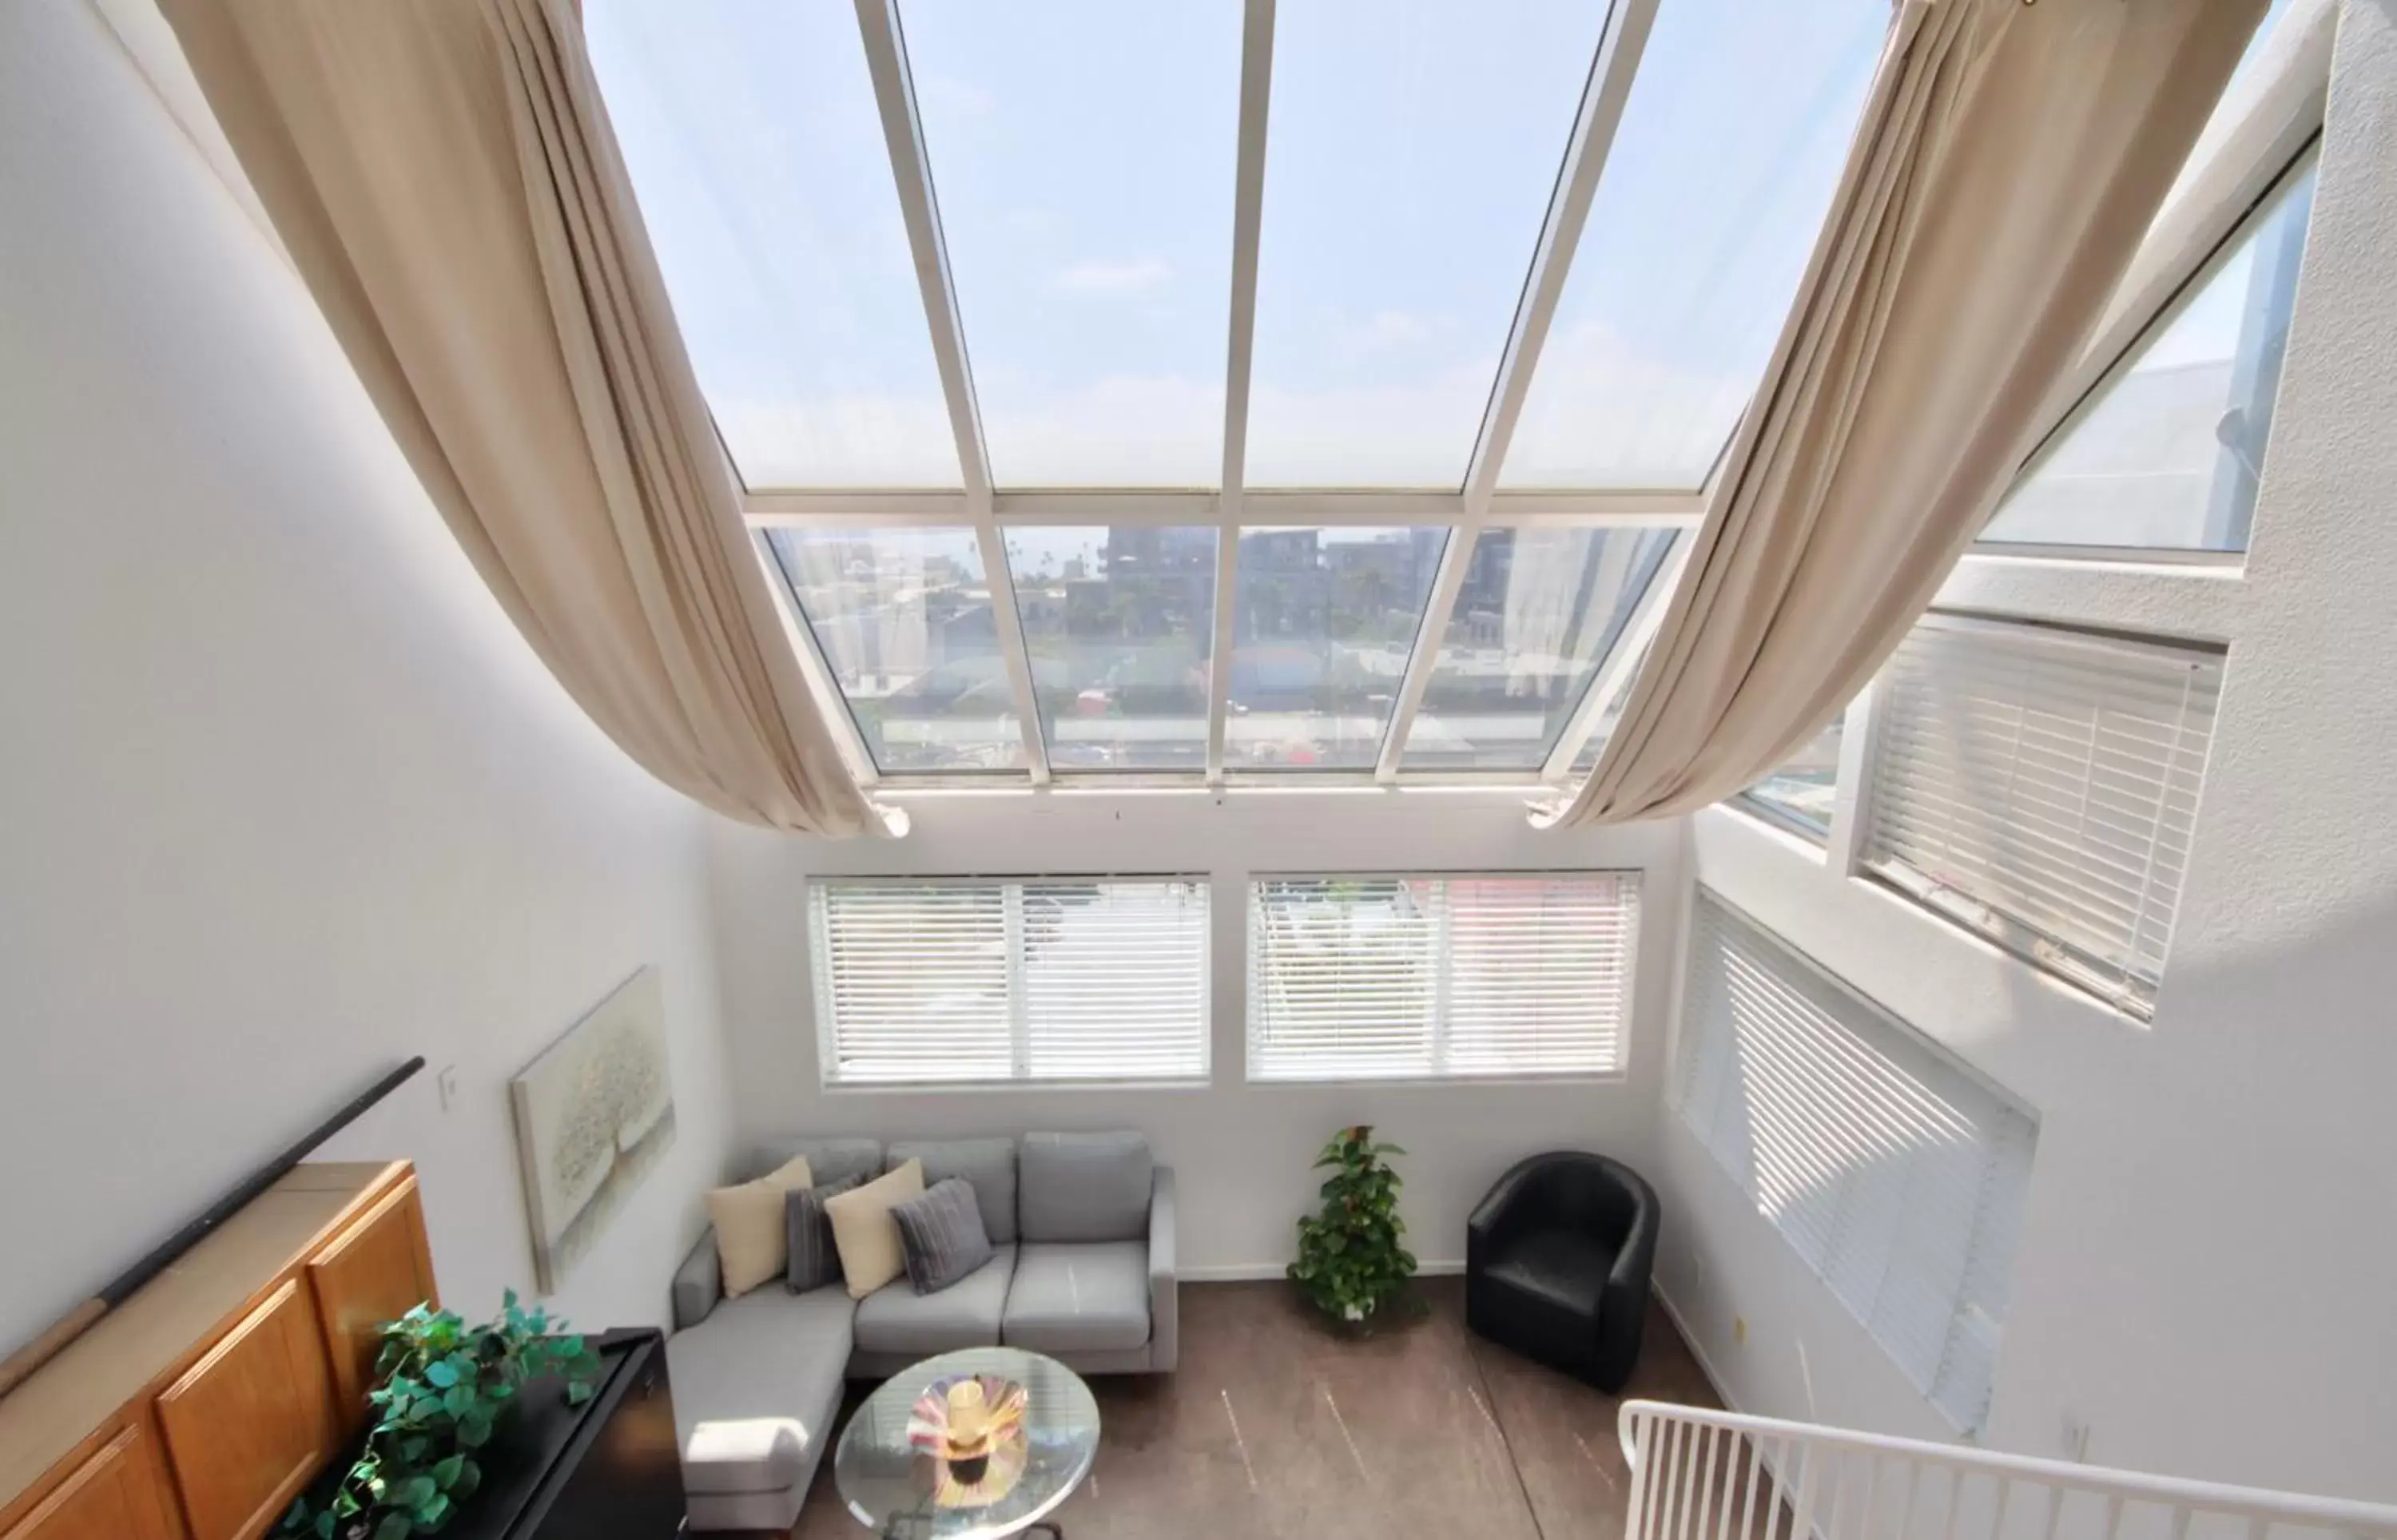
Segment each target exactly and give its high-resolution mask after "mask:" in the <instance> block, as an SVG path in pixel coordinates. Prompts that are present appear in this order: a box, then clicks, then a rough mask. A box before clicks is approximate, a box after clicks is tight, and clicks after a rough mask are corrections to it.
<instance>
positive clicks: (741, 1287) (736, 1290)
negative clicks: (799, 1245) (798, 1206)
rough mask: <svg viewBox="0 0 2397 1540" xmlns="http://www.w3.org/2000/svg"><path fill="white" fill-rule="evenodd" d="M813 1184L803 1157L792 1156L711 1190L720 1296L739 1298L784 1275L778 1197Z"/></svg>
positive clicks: (785, 1249)
mask: <svg viewBox="0 0 2397 1540" xmlns="http://www.w3.org/2000/svg"><path fill="white" fill-rule="evenodd" d="M813 1186H815V1174H814V1173H813V1172H810V1170H809V1169H808V1158H807V1157H806V1156H804V1155H800V1156H797V1157H795V1158H793V1159H792V1160H790V1161H787V1162H784V1163H783V1164H782V1165H780V1166H778V1167H776V1168H775V1169H774V1170H772V1171H770V1172H768V1173H767V1174H766V1175H763V1176H760V1177H758V1178H757V1180H756V1181H754V1182H743V1183H742V1184H740V1185H739V1186H738V1187H721V1188H715V1189H714V1190H712V1191H711V1192H709V1193H708V1195H707V1222H708V1223H709V1224H711V1225H714V1226H715V1227H716V1268H717V1270H718V1271H720V1272H722V1273H723V1275H724V1297H725V1298H727V1299H738V1298H740V1297H741V1296H742V1295H743V1294H747V1293H748V1292H749V1291H750V1290H752V1289H754V1288H756V1287H757V1285H758V1284H760V1283H764V1282H768V1281H771V1280H773V1279H777V1278H780V1277H782V1276H783V1268H784V1267H785V1266H787V1265H788V1263H789V1261H790V1251H789V1246H790V1236H789V1232H788V1231H787V1230H785V1229H784V1228H783V1194H785V1193H787V1192H789V1191H790V1190H791V1189H792V1188H803V1187H813Z"/></svg>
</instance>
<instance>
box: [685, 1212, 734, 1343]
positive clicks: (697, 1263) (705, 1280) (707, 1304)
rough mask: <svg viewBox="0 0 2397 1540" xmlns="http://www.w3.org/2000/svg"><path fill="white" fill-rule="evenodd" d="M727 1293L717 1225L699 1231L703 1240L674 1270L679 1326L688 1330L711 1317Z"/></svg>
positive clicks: (700, 1239) (700, 1240)
mask: <svg viewBox="0 0 2397 1540" xmlns="http://www.w3.org/2000/svg"><path fill="white" fill-rule="evenodd" d="M723 1297H724V1270H723V1268H722V1267H721V1266H720V1265H719V1264H718V1262H717V1261H716V1227H715V1226H713V1225H710V1226H709V1227H708V1228H705V1229H703V1230H702V1231H700V1232H699V1244H698V1245H696V1246H693V1247H691V1248H690V1255H689V1256H686V1257H684V1258H683V1259H682V1266H681V1267H679V1268H676V1269H675V1274H674V1323H675V1330H676V1331H677V1332H679V1331H684V1330H686V1329H688V1328H690V1327H692V1326H696V1325H698V1324H699V1323H700V1322H701V1321H705V1320H706V1319H707V1312H708V1311H710V1310H713V1309H714V1308H716V1301H717V1300H719V1299H721V1298H723Z"/></svg>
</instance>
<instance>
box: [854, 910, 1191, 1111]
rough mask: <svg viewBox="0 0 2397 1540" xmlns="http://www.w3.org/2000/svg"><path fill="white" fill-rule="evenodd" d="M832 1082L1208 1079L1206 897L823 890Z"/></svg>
mask: <svg viewBox="0 0 2397 1540" xmlns="http://www.w3.org/2000/svg"><path fill="white" fill-rule="evenodd" d="M809 909H810V915H809V922H810V923H809V929H810V937H811V948H812V952H813V958H814V963H815V984H816V991H815V992H816V1036H817V1041H818V1043H819V1045H820V1048H821V1052H822V1062H823V1065H824V1082H825V1083H827V1084H835V1085H842V1084H851V1085H853V1084H873V1083H884V1084H889V1083H927V1082H976V1081H1078V1080H1116V1081H1151V1080H1203V1079H1204V1078H1206V1074H1207V884H1206V883H1204V882H1203V881H1200V880H1198V879H1192V878H1141V879H1127V878H1113V877H1110V878H1091V879H1081V880H1076V879H1071V878H1042V879H1038V880H1026V881H1022V882H1012V881H1004V880H998V879H984V878H971V879H966V878H961V879H954V880H941V881H933V882H917V881H908V882H887V881H874V880H856V881H834V882H822V883H815V884H813V886H812V889H811V892H810V900H809Z"/></svg>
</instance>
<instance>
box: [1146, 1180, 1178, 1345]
mask: <svg viewBox="0 0 2397 1540" xmlns="http://www.w3.org/2000/svg"><path fill="white" fill-rule="evenodd" d="M1174 1266H1175V1263H1174V1255H1173V1168H1172V1166H1165V1165H1161V1166H1158V1168H1157V1175H1156V1176H1155V1177H1154V1178H1153V1179H1152V1181H1151V1183H1150V1186H1149V1190H1148V1366H1149V1368H1150V1369H1151V1370H1153V1371H1155V1372H1156V1373H1158V1374H1167V1373H1170V1372H1171V1371H1172V1368H1173V1366H1174V1364H1175V1363H1176V1362H1177V1361H1179V1360H1180V1358H1181V1355H1182V1320H1181V1295H1180V1293H1179V1287H1178V1285H1177V1283H1176V1282H1175V1277H1174Z"/></svg>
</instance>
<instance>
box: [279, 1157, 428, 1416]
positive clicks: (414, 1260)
mask: <svg viewBox="0 0 2397 1540" xmlns="http://www.w3.org/2000/svg"><path fill="white" fill-rule="evenodd" d="M308 1286H309V1288H310V1289H311V1290H312V1291H313V1292H314V1293H315V1296H316V1316H317V1319H318V1320H319V1321H322V1322H323V1323H324V1328H325V1357H326V1360H327V1361H328V1362H329V1363H330V1364H331V1365H332V1371H333V1404H334V1406H335V1408H336V1409H337V1410H338V1412H339V1414H340V1416H341V1427H342V1429H343V1431H345V1432H355V1431H356V1430H357V1428H358V1427H361V1426H363V1424H364V1422H365V1419H366V1412H367V1391H368V1389H370V1388H372V1386H373V1380H374V1363H375V1357H376V1355H377V1354H378V1353H380V1352H381V1351H382V1330H381V1328H382V1323H383V1322H384V1321H395V1320H397V1319H398V1318H399V1317H400V1316H402V1315H405V1314H407V1313H408V1309H409V1308H410V1307H412V1306H416V1305H420V1304H424V1303H427V1302H432V1303H436V1304H437V1303H438V1302H439V1301H438V1299H437V1298H436V1296H435V1294H434V1292H433V1253H432V1249H431V1248H430V1247H429V1246H428V1245H427V1244H426V1241H425V1238H424V1204H423V1201H422V1199H420V1198H419V1197H418V1196H417V1192H416V1178H414V1177H412V1176H411V1177H409V1178H408V1180H406V1181H404V1182H402V1183H401V1184H400V1185H399V1186H398V1187H397V1188H394V1189H393V1190H392V1191H390V1192H388V1193H386V1194H384V1195H383V1197H382V1199H381V1200H380V1201H377V1202H376V1204H375V1205H374V1207H372V1208H370V1209H368V1211H367V1212H366V1213H364V1214H362V1215H359V1216H358V1219H357V1222H356V1223H355V1224H354V1225H352V1226H350V1228H347V1229H345V1230H343V1231H342V1232H341V1234H340V1235H338V1236H336V1237H334V1239H333V1241H332V1243H331V1244H329V1245H328V1246H327V1247H326V1248H325V1249H324V1250H323V1251H321V1252H319V1253H317V1254H316V1255H315V1258H314V1259H313V1260H311V1261H310V1262H309V1264H308Z"/></svg>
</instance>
